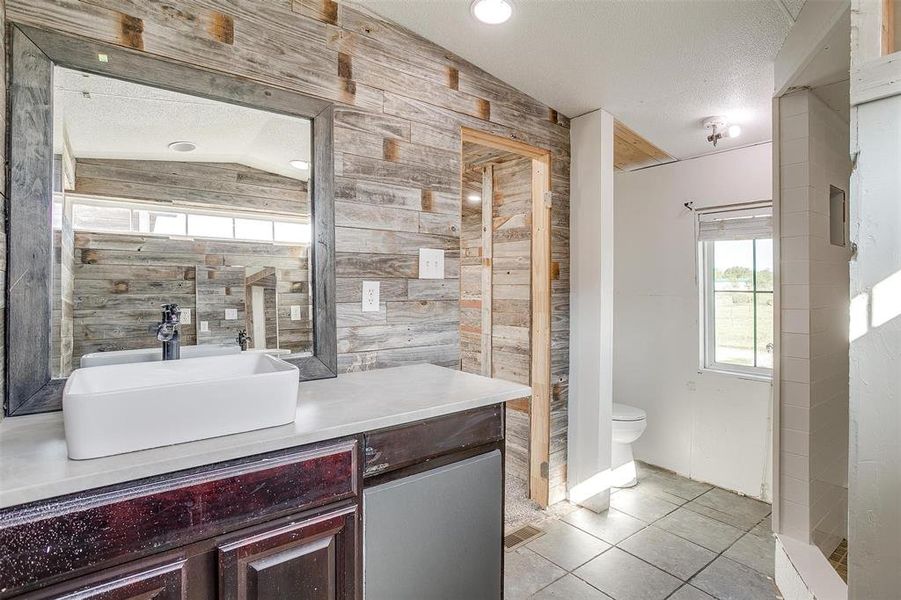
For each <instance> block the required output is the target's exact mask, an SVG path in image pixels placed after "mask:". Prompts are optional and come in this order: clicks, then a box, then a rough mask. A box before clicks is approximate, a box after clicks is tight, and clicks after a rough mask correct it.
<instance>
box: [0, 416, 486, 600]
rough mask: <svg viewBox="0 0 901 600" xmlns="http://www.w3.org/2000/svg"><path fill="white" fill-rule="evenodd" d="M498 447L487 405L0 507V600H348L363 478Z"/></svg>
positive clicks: (356, 563) (358, 588)
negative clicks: (28, 502) (341, 437)
mask: <svg viewBox="0 0 901 600" xmlns="http://www.w3.org/2000/svg"><path fill="white" fill-rule="evenodd" d="M502 441H503V411H502V409H501V407H500V406H499V405H496V406H489V407H484V408H479V409H474V410H470V411H465V412H461V413H456V414H452V415H447V416H444V417H438V418H435V419H428V420H425V421H420V422H417V423H412V424H408V425H402V426H398V427H393V428H389V429H384V430H379V431H375V432H369V433H366V434H362V435H360V436H355V437H352V438H347V439H342V440H335V441H330V442H324V443H319V444H313V445H310V446H304V447H300V448H291V449H288V450H281V451H277V452H270V453H267V454H262V455H257V456H251V457H247V458H243V459H239V460H234V461H230V462H227V463H220V464H214V465H209V466H205V467H198V468H196V469H191V470H188V471H182V472H177V473H170V474H168V475H163V476H158V477H153V478H149V479H143V480H139V481H135V482H129V483H125V484H120V485H116V486H112V487H108V488H101V489H94V490H89V491H86V492H81V493H78V494H73V495H70V496H64V497H60V498H52V499H49V500H42V501H38V502H35V503H32V504H27V505H22V506H16V507H12V508H7V509H3V510H0V600H7V599H12V598H15V599H16V600H182V599H184V600H277V599H282V598H291V599H292V600H320V599H321V600H359V599H360V598H362V596H363V590H362V579H363V578H362V573H363V558H362V555H363V550H362V549H363V531H362V530H363V526H362V523H363V505H362V496H363V487H364V481H365V482H366V483H365V485H366V486H369V485H375V484H377V483H379V482H384V481H391V480H393V479H396V478H398V477H401V476H406V475H409V474H410V473H413V472H419V471H424V470H429V469H431V468H434V467H436V466H439V465H441V464H448V463H452V462H454V461H459V460H463V459H465V458H467V457H471V456H474V455H477V454H479V453H484V452H488V451H493V450H496V449H499V448H500V447H501V445H502ZM364 448H365V449H367V451H366V452H364ZM364 467H365V468H366V472H365V474H364ZM364 477H365V480H364ZM498 552H501V548H500V543H498Z"/></svg>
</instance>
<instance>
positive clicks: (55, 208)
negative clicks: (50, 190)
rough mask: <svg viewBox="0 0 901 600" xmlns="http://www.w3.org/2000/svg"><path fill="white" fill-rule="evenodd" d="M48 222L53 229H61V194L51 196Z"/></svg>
mask: <svg viewBox="0 0 901 600" xmlns="http://www.w3.org/2000/svg"><path fill="white" fill-rule="evenodd" d="M50 221H51V223H52V224H53V229H57V230H58V229H62V228H63V196H62V194H53V205H52V206H51V207H50Z"/></svg>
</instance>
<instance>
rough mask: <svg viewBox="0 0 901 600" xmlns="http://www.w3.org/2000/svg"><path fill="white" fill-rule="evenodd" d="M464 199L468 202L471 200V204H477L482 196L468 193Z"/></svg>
mask: <svg viewBox="0 0 901 600" xmlns="http://www.w3.org/2000/svg"><path fill="white" fill-rule="evenodd" d="M466 199H467V200H469V201H470V202H472V203H473V204H478V203H479V202H481V201H482V197H481V196H479V195H478V194H470V195H469V196H466Z"/></svg>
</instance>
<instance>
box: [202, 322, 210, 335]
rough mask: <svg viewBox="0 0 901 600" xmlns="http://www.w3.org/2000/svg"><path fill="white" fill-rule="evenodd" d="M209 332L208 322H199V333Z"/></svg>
mask: <svg viewBox="0 0 901 600" xmlns="http://www.w3.org/2000/svg"><path fill="white" fill-rule="evenodd" d="M209 332H210V322H209V321H201V322H200V333H209Z"/></svg>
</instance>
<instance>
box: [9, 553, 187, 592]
mask: <svg viewBox="0 0 901 600" xmlns="http://www.w3.org/2000/svg"><path fill="white" fill-rule="evenodd" d="M21 598H22V600H25V599H26V598H27V599H29V600H30V599H31V598H41V599H42V600H43V599H46V600H184V599H185V598H187V595H186V577H185V561H184V560H174V561H171V562H164V563H162V564H156V565H155V566H146V567H143V568H135V567H134V566H133V565H126V566H125V567H116V568H113V569H109V570H107V571H102V572H101V573H100V574H99V575H94V576H92V577H90V578H84V580H76V581H74V582H70V583H67V584H64V589H63V586H57V587H56V588H51V589H45V590H38V591H36V592H33V593H32V594H26V595H25V596H22V597H21Z"/></svg>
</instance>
